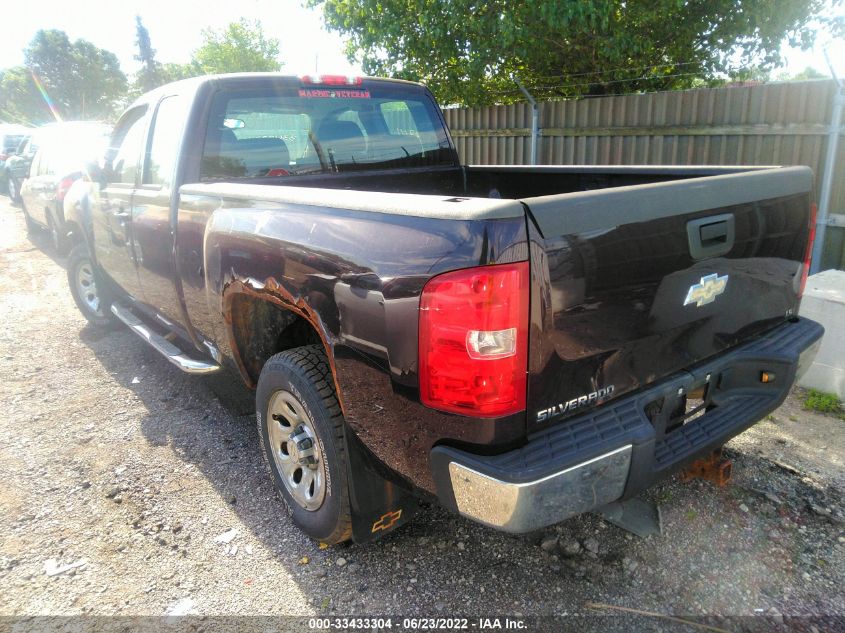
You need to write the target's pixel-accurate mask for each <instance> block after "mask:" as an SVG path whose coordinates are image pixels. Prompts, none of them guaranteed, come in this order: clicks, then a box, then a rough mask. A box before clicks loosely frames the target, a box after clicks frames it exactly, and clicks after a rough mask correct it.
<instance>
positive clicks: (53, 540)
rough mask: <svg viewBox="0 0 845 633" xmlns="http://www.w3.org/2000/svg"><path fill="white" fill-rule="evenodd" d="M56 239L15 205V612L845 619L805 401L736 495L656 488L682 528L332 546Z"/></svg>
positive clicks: (236, 418) (833, 475) (3, 246)
mask: <svg viewBox="0 0 845 633" xmlns="http://www.w3.org/2000/svg"><path fill="white" fill-rule="evenodd" d="M48 244H49V240H48V239H47V237H46V236H35V237H33V238H32V239H30V238H28V237H27V235H26V231H25V229H24V223H23V218H22V216H21V212H20V209H19V208H16V207H13V206H12V205H11V204H9V201H8V198H5V197H4V198H0V314H2V315H3V316H2V318H3V328H2V329H0V378H2V380H0V464H2V471H0V472H2V478H3V485H2V486H0V534H2V539H1V540H0V616H18V617H19V616H28V615H38V614H42V615H44V614H48V615H81V614H88V615H123V616H129V615H131V616H138V615H174V614H198V615H205V616H228V615H247V614H248V615H301V616H309V615H329V616H334V615H338V614H357V615H364V616H367V615H397V616H410V615H416V616H451V615H458V614H462V615H473V616H482V615H483V616H489V615H506V614H510V615H513V616H515V617H523V616H525V617H527V616H535V615H565V614H594V613H604V614H607V613H624V612H621V611H619V610H618V609H616V608H618V607H624V608H630V609H637V610H643V611H648V612H654V613H658V614H663V615H674V616H677V617H684V618H695V617H697V616H716V621H719V618H726V617H728V618H729V617H731V616H756V618H757V620H756V621H760V622H763V621H765V622H766V623H767V624H766V629H765V630H777V629H779V628H784V629H786V628H789V629H800V630H808V631H810V630H816V631H826V630H838V629H839V627H840V626H843V624H845V620H843V619H841V618H842V617H843V616H845V592H843V590H842V587H843V586H845V564H843V563H845V516H843V515H845V502H843V489H845V468H843V459H845V421H843V420H842V419H840V418H838V417H836V416H826V415H819V414H815V413H811V412H807V411H804V410H803V409H802V408H801V404H800V401H801V394H800V393H793V395H792V396H791V397H790V398H789V400H788V401H787V403H786V404H785V405H784V406H783V407H782V408H781V409H779V410H778V411H776V412H775V413H774V415H772V416H770V417H769V418H768V419H766V420H765V421H763V422H762V423H760V424H758V425H757V426H755V427H754V428H753V429H752V430H750V431H748V432H746V433H744V434H743V435H741V436H740V437H738V438H736V439H735V440H734V441H732V442H731V443H730V444H729V445H728V447H727V448H728V454H729V456H730V457H731V458H732V459H733V462H734V468H733V473H734V475H733V481H732V483H731V484H730V485H729V486H728V487H726V488H717V487H715V486H713V485H712V484H710V483H707V482H703V481H700V480H694V481H692V482H689V483H682V482H681V481H679V480H677V479H675V480H671V481H667V482H665V483H664V484H661V485H659V486H658V487H656V488H655V489H653V490H651V491H649V493H648V495H647V496H648V498H650V499H651V500H654V501H656V502H658V503H659V504H660V508H661V512H662V517H663V534H662V536H650V537H648V538H645V539H641V538H638V537H634V536H632V535H631V534H629V533H627V532H624V531H622V530H620V529H619V528H617V527H615V526H613V525H610V524H608V523H606V522H604V521H603V520H601V519H600V518H598V517H597V516H594V515H587V516H582V517H578V518H575V519H573V520H570V521H567V522H565V523H563V524H560V525H558V526H556V527H554V528H552V529H549V530H546V531H545V532H543V533H538V534H533V535H530V536H526V537H520V538H515V537H511V536H508V535H504V534H500V533H497V532H494V531H492V530H489V529H486V528H484V527H481V526H479V525H476V524H473V523H471V522H469V521H467V520H464V519H462V518H459V517H455V516H452V515H450V514H448V513H447V512H445V511H443V510H441V509H439V508H436V507H426V508H424V509H423V511H422V512H421V513H420V515H419V516H418V517H417V518H416V519H415V520H414V521H413V522H412V523H411V524H409V525H407V526H405V527H404V528H402V529H400V530H399V531H397V532H396V533H393V534H391V535H389V536H388V537H386V538H384V539H383V540H381V541H379V542H377V543H373V544H369V545H352V546H341V547H332V548H327V549H320V547H319V545H318V544H317V543H315V542H313V541H311V540H310V539H308V538H306V537H305V536H303V535H302V534H301V533H300V532H298V531H297V529H296V528H295V527H294V526H293V525H292V524H291V522H290V520H289V518H288V516H287V514H286V512H285V511H284V509H283V507H282V506H281V504H280V502H279V501H277V499H276V497H275V494H274V492H273V489H272V485H271V482H270V480H269V478H268V476H267V475H266V472H265V470H264V468H263V465H262V463H261V460H260V455H259V452H258V438H257V435H256V430H255V425H254V420H253V416H252V415H251V414H244V411H243V407H241V408H240V409H239V408H238V407H237V406H232V405H231V404H228V401H225V402H224V401H221V399H220V398H219V397H218V395H215V394H219V393H221V389H220V385H219V384H214V383H211V382H209V381H208V380H207V379H198V378H195V377H189V376H187V375H185V374H182V373H180V372H179V371H178V370H177V369H176V368H175V367H173V366H171V365H170V364H168V363H167V362H166V361H165V360H164V359H162V358H160V357H158V356H157V355H156V353H155V352H154V351H152V350H150V349H149V348H148V347H146V346H145V344H144V343H143V342H142V341H141V340H140V339H138V338H137V337H135V336H134V335H133V334H131V333H130V332H129V331H127V330H120V331H116V332H110V333H101V332H98V331H96V330H94V329H93V328H91V327H90V326H88V325H87V324H86V321H85V320H84V319H83V317H82V316H81V315H80V314H79V313H78V311H77V309H76V307H75V306H74V304H73V301H72V299H71V297H70V294H69V293H68V291H67V289H66V278H65V271H64V269H63V267H62V266H63V263H64V262H63V260H61V259H58V258H56V257H55V256H54V255H53V254H52V251H51V250H50V247H49V246H48ZM597 604H601V605H608V606H603V607H598V606H596V605H597ZM808 616H814V619H813V618H810V617H808ZM837 618H839V619H837ZM654 621H655V622H660V621H662V620H661V618H655V619H654ZM722 621H723V623H728V624H724V627H725V630H728V629H729V630H736V629H735V627H736V626H737V624H736V623H737V622H739V620H730V619H728V620H722ZM748 621H754V618H749V620H748ZM666 622H670V621H669V620H666ZM731 623H733V624H731ZM729 624H730V626H729ZM769 627H771V628H769ZM684 630H687V629H684ZM688 630H693V629H688Z"/></svg>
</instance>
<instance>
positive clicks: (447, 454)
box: [431, 319, 824, 533]
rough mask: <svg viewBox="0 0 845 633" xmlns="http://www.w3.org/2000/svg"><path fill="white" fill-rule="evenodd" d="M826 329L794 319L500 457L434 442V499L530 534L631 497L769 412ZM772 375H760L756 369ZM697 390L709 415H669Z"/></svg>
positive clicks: (480, 519)
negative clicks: (683, 417) (680, 420)
mask: <svg viewBox="0 0 845 633" xmlns="http://www.w3.org/2000/svg"><path fill="white" fill-rule="evenodd" d="M823 333H824V329H823V328H822V326H821V325H819V324H818V323H815V322H814V321H809V320H807V319H799V320H797V321H794V322H790V323H785V324H783V325H781V326H779V327H777V328H775V329H773V330H771V331H770V332H768V333H767V334H765V335H764V336H762V337H760V338H758V339H755V340H753V341H751V342H748V343H745V344H743V345H740V346H738V347H736V348H734V349H732V350H730V351H728V352H726V353H724V354H722V355H720V356H719V357H717V358H715V359H711V360H709V361H706V362H705V363H702V364H701V365H698V366H696V367H693V368H690V369H689V370H687V371H684V372H679V373H678V374H675V375H673V376H671V377H669V378H667V379H665V380H663V381H661V382H659V383H656V384H655V385H652V386H650V387H648V388H646V389H643V390H640V391H638V392H636V393H634V394H631V395H627V396H624V397H621V398H618V399H616V400H613V401H611V402H609V403H607V404H605V405H603V406H600V407H597V408H595V409H594V410H593V411H590V412H589V413H586V414H583V415H579V416H575V417H573V418H570V419H568V420H564V421H563V422H561V423H560V424H558V425H556V426H554V427H551V428H549V429H546V430H544V431H542V432H540V433H537V434H536V435H534V436H531V437H529V439H528V442H527V443H526V444H525V445H524V446H522V447H520V448H518V449H516V450H513V451H510V452H507V453H504V454H500V455H477V454H474V453H470V452H467V451H464V450H460V449H457V448H453V447H449V446H437V447H435V448H434V449H433V450H432V453H431V464H432V470H433V476H434V480H435V483H436V486H437V494H438V497H439V499H440V502H441V503H442V504H443V505H445V506H446V507H447V508H450V509H452V510H454V511H456V512H459V513H460V514H462V515H464V516H466V517H468V518H470V519H473V520H476V521H478V522H480V523H483V524H486V525H489V526H491V527H495V528H498V529H500V530H503V531H506V532H515V533H520V532H530V531H532V530H536V529H539V528H542V527H545V526H548V525H551V524H554V523H558V522H560V521H562V520H564V519H567V518H569V517H571V516H574V515H576V514H580V513H582V512H587V511H590V510H593V509H596V508H599V507H601V506H603V505H606V504H608V503H610V502H612V501H616V500H618V499H621V498H628V497H630V496H633V495H635V494H636V493H638V492H640V491H641V490H643V489H644V488H646V487H648V486H650V485H651V484H653V483H654V482H656V481H658V480H659V479H662V478H664V477H666V476H668V475H670V474H672V473H673V472H676V471H677V470H679V469H681V468H683V467H684V466H686V465H688V464H689V463H691V462H693V461H695V460H696V459H698V458H699V457H701V456H703V455H706V454H707V453H709V452H710V451H712V450H714V449H716V448H718V447H719V446H721V445H722V444H724V443H725V442H727V441H728V440H729V439H731V438H732V437H734V436H735V435H738V434H739V433H741V432H742V431H744V430H745V429H747V428H748V427H750V426H751V425H753V424H754V423H755V422H757V421H758V420H760V419H762V418H763V417H765V416H766V414H768V413H770V412H771V411H773V410H774V409H776V408H777V407H778V406H780V404H781V403H782V402H783V400H784V399H785V398H786V396H787V394H788V393H789V389H790V387H791V386H792V384H793V382H794V381H795V380H796V378H797V376H798V375H800V373H801V372H803V371H805V370H806V368H807V367H809V365H810V364H811V363H812V357H813V356H815V352H816V350H817V349H818V343H819V342H820V341H821V337H822V334H823ZM763 371H766V372H770V373H774V375H775V380H774V381H773V382H769V383H762V382H761V381H760V375H761V372H763ZM702 389H704V393H705V396H704V400H703V402H704V408H705V410H706V412H704V413H702V414H700V415H699V416H698V417H695V418H689V419H688V420H687V421H686V422H685V423H684V424H683V425H681V426H678V420H677V418H673V417H672V416H673V412H677V410H678V407H679V406H681V407H683V406H684V403H686V397H687V394H691V393H696V392H698V393H700V392H701V390H702Z"/></svg>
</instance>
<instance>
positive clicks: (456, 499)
mask: <svg viewBox="0 0 845 633" xmlns="http://www.w3.org/2000/svg"><path fill="white" fill-rule="evenodd" d="M89 171H90V173H89V176H88V178H87V179H85V181H84V182H83V181H80V183H77V185H75V186H74V193H73V195H69V196H67V197H66V201H65V205H66V208H65V214H66V221H67V223H68V226H69V230H70V238H72V239H73V243H75V246H74V248H73V251H72V252H71V254H70V256H69V259H68V280H69V284H70V290H71V292H72V294H73V297H74V299H75V301H76V303H77V304H78V306H79V308H80V310H81V311H82V313H83V314H84V315H85V317H86V318H87V319H88V320H89V321H90V322H91V323H93V324H94V325H96V326H103V327H109V326H112V325H114V324H119V323H123V324H125V325H127V326H128V327H129V328H130V329H131V330H132V331H134V332H135V333H136V334H138V335H140V336H141V337H142V338H143V339H144V340H145V341H146V342H147V343H149V344H150V345H151V346H152V347H153V348H155V349H156V350H157V351H158V352H160V353H161V354H162V355H163V356H164V357H165V358H166V359H167V360H168V361H169V362H171V363H173V364H174V365H176V366H177V367H179V368H180V369H181V370H183V371H185V372H188V373H193V374H208V373H211V372H217V371H220V370H221V369H222V370H225V371H230V372H233V373H234V374H235V375H236V376H238V377H239V379H240V380H241V381H242V382H243V383H244V384H245V385H246V386H247V387H249V388H251V389H254V390H255V406H256V418H257V425H258V432H259V437H260V441H261V451H262V453H263V455H264V457H265V458H266V462H267V465H268V469H269V473H270V475H271V476H272V478H273V481H274V482H275V485H276V487H277V488H278V491H279V493H280V496H281V498H282V499H283V500H284V502H285V504H286V506H287V508H288V509H289V511H290V513H291V515H292V517H293V520H294V522H295V523H296V525H298V526H299V527H300V528H301V529H302V530H303V531H305V532H306V533H307V534H309V535H310V536H312V537H313V538H316V539H319V540H320V541H323V542H326V543H336V542H341V541H344V540H348V539H353V540H355V541H359V542H360V541H365V540H368V539H372V538H375V537H378V536H381V535H383V534H386V533H388V532H390V531H392V530H394V529H396V528H397V527H398V526H400V525H402V524H403V523H404V522H405V521H407V520H408V519H409V518H411V516H412V515H413V514H414V513H415V511H416V510H417V508H418V507H419V501H420V500H424V501H427V502H437V503H440V504H442V505H443V506H445V507H446V508H448V509H450V510H452V511H454V512H456V513H459V514H461V515H463V516H465V517H468V518H470V519H472V520H475V521H478V522H480V523H483V524H485V525H488V526H491V527H493V528H497V529H500V530H504V531H508V532H513V533H524V532H529V531H533V530H536V529H539V528H542V527H545V526H548V525H551V524H554V523H556V522H560V521H562V520H564V519H566V518H568V517H571V516H573V515H576V514H579V513H583V512H588V511H592V510H595V509H598V508H601V507H603V506H605V505H606V504H610V503H612V502H617V501H624V500H626V499H629V498H631V497H632V496H634V495H636V494H637V493H638V492H640V491H641V490H643V489H644V488H646V487H647V486H649V485H651V484H652V483H654V482H655V481H657V480H659V479H661V478H664V477H667V476H668V475H670V474H671V473H674V472H676V471H678V470H679V469H682V468H684V467H685V466H686V465H688V464H690V463H691V462H693V461H695V460H696V459H699V458H701V457H702V456H705V455H708V454H710V453H711V452H712V451H713V450H714V449H716V448H718V447H720V446H721V445H723V444H724V443H725V442H727V441H728V440H729V439H730V438H732V437H733V436H735V435H737V434H738V433H741V432H742V431H743V430H745V429H746V428H748V427H749V426H751V425H752V424H754V423H755V422H756V421H758V420H760V419H761V418H763V417H764V416H765V415H766V414H767V413H769V412H770V411H772V410H773V409H775V408H776V407H777V406H778V405H779V404H780V403H781V402H782V401H783V399H784V398H785V396H786V394H787V392H788V390H789V388H790V386H791V385H792V383H793V381H794V380H795V378H796V376H797V375H798V374H799V372H800V371H802V368H804V367H805V366H806V365H807V363H808V362H810V361H811V359H812V356H813V354H814V351H815V349H816V348H817V345H818V342H819V341H820V338H821V336H822V333H823V330H822V328H821V327H820V326H819V325H818V324H816V323H814V322H812V321H809V320H807V319H802V318H799V317H798V307H799V303H800V300H801V294H802V292H803V289H804V285H805V282H806V276H807V270H808V265H809V256H810V255H809V254H810V252H811V242H812V238H813V227H814V218H813V208H814V207H813V204H812V201H811V190H812V174H811V172H810V170H809V169H808V168H805V167H786V168H780V167H725V166H712V167H676V166H666V167H620V166H610V167H585V166H579V167H574V166H538V167H526V166H509V167H498V166H465V165H461V163H460V161H459V159H458V155H457V152H456V150H455V146H454V144H453V142H452V140H451V137H450V134H449V130H448V129H447V127H446V125H445V123H444V120H443V117H442V114H441V112H440V110H439V108H438V106H437V104H436V102H435V101H434V99H433V97H432V95H431V94H430V93H429V92H428V90H427V89H426V88H425V87H423V86H421V85H418V84H414V83H409V82H403V81H397V80H385V79H376V78H349V79H347V78H343V77H335V76H323V77H299V78H297V77H286V76H281V75H277V74H239V75H222V76H207V77H200V78H195V79H189V80H185V81H181V82H177V83H173V84H169V85H166V86H163V87H161V88H158V89H156V90H155V91H153V92H150V93H148V94H146V95H144V96H142V97H141V98H139V99H138V100H137V101H136V102H135V103H134V104H132V105H131V106H130V107H129V109H128V110H127V111H126V113H125V114H124V115H123V116H122V117H121V119H120V120H119V121H118V123H117V125H116V126H115V129H114V132H113V136H112V139H111V141H110V149H109V151H108V153H107V156H106V158H105V159H104V161H103V163H102V164H100V165H97V166H95V165H92V166H91V167H90V170H89Z"/></svg>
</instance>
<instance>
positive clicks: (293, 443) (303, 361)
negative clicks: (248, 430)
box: [255, 345, 352, 545]
mask: <svg viewBox="0 0 845 633" xmlns="http://www.w3.org/2000/svg"><path fill="white" fill-rule="evenodd" d="M255 410H256V414H255V415H256V420H257V423H258V435H259V438H260V440H261V453H262V454H263V455H264V459H265V463H266V464H267V467H268V468H269V470H270V474H271V475H272V477H273V482H274V483H275V485H276V490H277V491H278V493H279V495H280V496H281V497H282V499H283V501H284V502H285V505H286V506H287V509H288V512H289V514H290V515H291V517H292V518H293V522H294V523H295V524H296V525H297V527H299V529H301V530H302V531H303V532H305V534H307V535H308V536H310V537H311V538H314V539H317V540H319V541H321V542H323V543H328V544H330V545H333V544H336V543H342V542H343V541H346V540H349V539H350V538H351V537H352V515H351V512H350V509H349V486H348V482H347V465H346V449H345V445H344V436H343V434H344V424H345V422H344V419H343V414H342V413H341V411H340V405H339V404H338V401H337V395H336V393H335V388H334V381H333V380H332V374H331V369H330V367H329V363H328V360H327V359H326V355H325V352H324V351H323V349H322V347H320V346H319V345H307V346H304V347H297V348H294V349H290V350H287V351H285V352H281V353H280V354H276V355H275V356H272V357H270V359H269V360H268V361H267V362H266V363H265V365H264V368H263V369H262V370H261V376H260V377H259V379H258V388H257V389H256V393H255ZM274 416H275V417H274ZM303 427H304V429H303ZM294 435H295V436H296V437H297V438H299V439H298V440H292V439H291V438H292V437H293V436H294ZM305 440H311V442H310V445H309V443H308V442H306V441H305ZM285 455H287V457H285ZM297 458H299V459H297ZM302 460H305V461H304V462H303V461H302ZM297 469H298V470H299V471H301V474H300V476H299V482H298V483H297V478H296V470H297ZM321 469H322V470H321ZM309 471H310V472H309ZM321 473H322V486H323V488H322V490H323V493H322V496H320V495H319V494H318V488H317V484H316V482H319V481H320V475H321ZM309 478H310V481H312V482H315V485H314V487H313V488H311V487H309V486H308V485H307V484H308V481H309ZM311 491H313V492H311ZM309 493H311V496H310V498H309Z"/></svg>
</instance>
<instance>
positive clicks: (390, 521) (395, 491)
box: [344, 428, 419, 543]
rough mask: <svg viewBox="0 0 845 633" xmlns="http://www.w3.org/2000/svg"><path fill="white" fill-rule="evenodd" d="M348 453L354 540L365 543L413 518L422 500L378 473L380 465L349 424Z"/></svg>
mask: <svg viewBox="0 0 845 633" xmlns="http://www.w3.org/2000/svg"><path fill="white" fill-rule="evenodd" d="M344 435H345V438H346V455H347V464H348V466H347V467H348V469H349V472H348V473H347V481H348V482H349V501H350V505H351V510H352V540H353V541H355V542H356V543H366V542H368V541H373V540H375V539H377V538H380V537H382V536H384V535H385V534H388V533H389V532H392V531H393V530H395V529H396V528H398V527H399V526H401V525H404V524H405V523H406V522H407V521H408V520H410V519H411V518H412V517H413V516H414V515H415V514H416V513H417V510H418V509H419V502H418V500H417V498H416V497H414V496H413V495H411V493H409V492H408V491H407V490H405V489H404V488H402V487H400V486H398V485H396V484H395V483H393V482H391V481H389V480H387V479H385V478H384V477H382V476H381V475H380V474H379V473H378V465H377V462H376V460H375V458H373V457H372V456H371V455H370V454H369V451H367V449H366V448H365V447H364V445H363V444H362V443H361V441H360V440H359V439H358V437H357V436H356V435H355V433H353V432H352V431H351V430H349V429H348V428H347V429H346V433H345V434H344Z"/></svg>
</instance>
